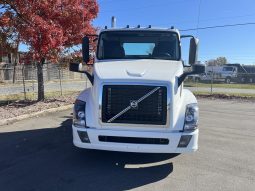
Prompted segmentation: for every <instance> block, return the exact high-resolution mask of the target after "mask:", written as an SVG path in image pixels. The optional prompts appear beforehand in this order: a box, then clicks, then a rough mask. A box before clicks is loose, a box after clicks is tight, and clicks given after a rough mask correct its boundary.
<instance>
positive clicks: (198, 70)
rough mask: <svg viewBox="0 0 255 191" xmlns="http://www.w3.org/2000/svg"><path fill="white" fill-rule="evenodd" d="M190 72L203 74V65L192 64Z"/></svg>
mask: <svg viewBox="0 0 255 191" xmlns="http://www.w3.org/2000/svg"><path fill="white" fill-rule="evenodd" d="M192 73H193V74H203V73H205V65H202V64H194V65H193V66H192Z"/></svg>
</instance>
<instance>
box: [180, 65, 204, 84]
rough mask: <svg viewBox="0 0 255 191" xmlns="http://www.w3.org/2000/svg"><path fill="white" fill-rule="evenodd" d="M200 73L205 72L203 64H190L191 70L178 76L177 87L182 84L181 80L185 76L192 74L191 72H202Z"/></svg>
mask: <svg viewBox="0 0 255 191" xmlns="http://www.w3.org/2000/svg"><path fill="white" fill-rule="evenodd" d="M202 73H205V65H202V64H194V65H193V66H192V71H191V72H184V73H183V74H182V75H181V76H180V77H178V87H179V86H180V85H181V84H182V82H183V81H184V80H185V78H186V77H187V76H189V75H193V74H202Z"/></svg>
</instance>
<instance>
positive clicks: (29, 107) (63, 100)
mask: <svg viewBox="0 0 255 191" xmlns="http://www.w3.org/2000/svg"><path fill="white" fill-rule="evenodd" d="M76 96H77V94H72V95H68V96H62V97H58V98H51V99H46V100H44V101H40V102H37V101H29V100H27V101H16V102H12V103H10V104H9V105H5V106H1V107H0V120H2V119H8V118H12V117H16V116H20V115H24V114H28V113H33V112H37V111H42V110H45V109H50V108H57V107H61V106H64V105H69V104H72V103H73V102H74V99H75V97H76Z"/></svg>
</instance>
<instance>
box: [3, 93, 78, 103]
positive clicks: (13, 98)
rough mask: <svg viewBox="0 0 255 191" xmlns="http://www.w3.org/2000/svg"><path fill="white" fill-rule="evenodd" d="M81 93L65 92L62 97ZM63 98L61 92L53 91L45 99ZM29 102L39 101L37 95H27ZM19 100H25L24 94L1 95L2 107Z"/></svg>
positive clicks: (46, 94)
mask: <svg viewBox="0 0 255 191" xmlns="http://www.w3.org/2000/svg"><path fill="white" fill-rule="evenodd" d="M79 92H80V91H63V93H62V96H70V95H74V94H78V93H79ZM59 97H61V92H60V91H52V92H45V99H51V98H59ZM26 98H27V100H37V93H32V92H29V93H26ZM17 100H24V94H23V93H19V94H10V95H0V105H3V104H4V103H8V102H14V101H17Z"/></svg>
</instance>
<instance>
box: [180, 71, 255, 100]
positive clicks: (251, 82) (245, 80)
mask: <svg viewBox="0 0 255 191" xmlns="http://www.w3.org/2000/svg"><path fill="white" fill-rule="evenodd" d="M184 84H185V87H186V88H188V89H190V90H191V91H193V92H199V93H210V94H214V93H223V94H230V95H247V96H253V97H255V73H231V72H229V73H228V72H225V73H224V72H217V71H216V72H212V71H209V72H206V73H204V74H200V75H191V76H189V77H188V78H187V79H186V80H185V83H184Z"/></svg>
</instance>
